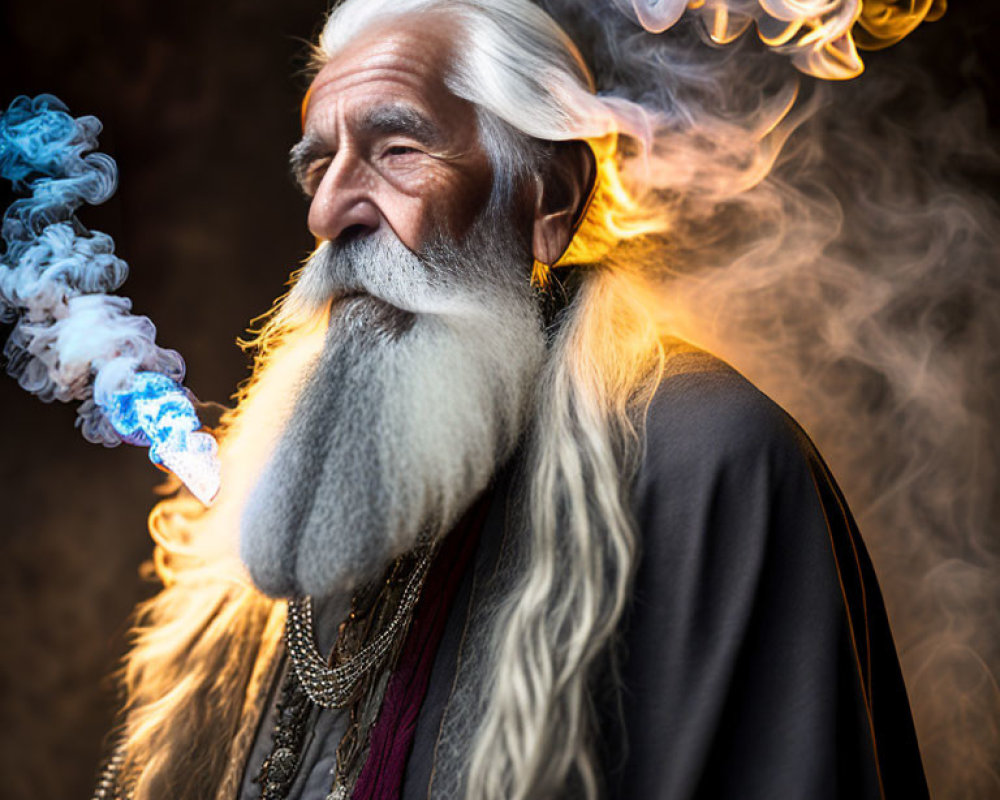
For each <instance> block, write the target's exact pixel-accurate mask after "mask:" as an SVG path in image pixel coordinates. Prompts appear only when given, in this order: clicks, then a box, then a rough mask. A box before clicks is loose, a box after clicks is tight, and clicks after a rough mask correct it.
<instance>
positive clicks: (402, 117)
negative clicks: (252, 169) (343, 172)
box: [288, 104, 443, 188]
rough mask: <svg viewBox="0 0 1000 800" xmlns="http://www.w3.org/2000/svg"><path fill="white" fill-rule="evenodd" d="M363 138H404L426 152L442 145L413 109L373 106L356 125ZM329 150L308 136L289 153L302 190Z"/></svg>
mask: <svg viewBox="0 0 1000 800" xmlns="http://www.w3.org/2000/svg"><path fill="white" fill-rule="evenodd" d="M358 129H359V132H360V133H362V134H365V133H368V134H377V135H381V136H406V137H407V138H410V139H413V140H414V141H416V142H419V143H420V144H422V145H424V146H425V147H428V148H436V147H438V146H439V145H440V144H441V140H442V138H443V137H442V133H441V130H440V129H439V128H438V127H437V126H436V125H435V124H434V123H433V122H431V120H430V119H428V118H427V117H426V116H424V115H423V114H421V113H420V112H419V111H417V110H416V109H414V108H412V107H410V106H406V105H401V104H396V105H383V106H376V107H374V108H371V109H369V110H368V111H366V112H365V113H364V114H363V115H362V117H361V119H360V120H359V122H358ZM331 152H332V148H331V147H330V145H329V144H328V143H327V142H325V141H324V140H323V139H322V138H321V137H320V136H318V135H317V134H315V133H312V132H307V133H306V134H305V135H304V136H303V137H302V139H301V140H300V141H299V142H298V143H297V144H295V145H294V146H293V147H292V149H291V150H290V151H289V153H288V163H289V167H290V168H291V171H292V177H293V178H295V180H296V182H297V183H298V184H299V186H302V187H303V188H304V187H305V184H306V177H307V175H308V172H309V166H310V165H311V164H312V163H313V162H314V161H316V160H318V159H320V158H325V157H327V156H329V155H331Z"/></svg>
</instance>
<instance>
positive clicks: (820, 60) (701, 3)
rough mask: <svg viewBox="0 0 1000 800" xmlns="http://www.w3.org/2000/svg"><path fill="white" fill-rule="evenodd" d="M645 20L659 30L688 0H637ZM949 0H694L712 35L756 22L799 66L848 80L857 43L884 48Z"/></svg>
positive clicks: (723, 39)
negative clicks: (749, 0)
mask: <svg viewBox="0 0 1000 800" xmlns="http://www.w3.org/2000/svg"><path fill="white" fill-rule="evenodd" d="M632 7H633V9H634V11H635V13H636V16H637V17H638V19H639V21H640V23H642V25H643V26H644V27H645V28H646V29H647V30H650V31H652V32H654V33H660V32H662V31H664V30H666V29H667V28H669V27H670V26H672V25H673V24H674V22H676V21H677V18H678V17H679V16H680V14H681V13H682V12H683V8H684V3H683V0H677V1H675V2H662V0H661V2H657V3H650V2H649V0H632ZM945 8H946V0H757V3H756V4H755V3H753V2H746V1H745V0H744V1H743V2H740V0H690V2H688V3H687V10H688V11H689V12H693V13H695V14H697V15H698V16H700V17H701V18H702V20H703V21H704V22H705V25H706V27H707V28H708V32H709V36H710V37H711V38H712V40H713V41H715V42H717V43H719V44H726V43H728V42H731V41H733V40H734V39H736V38H738V37H739V36H741V35H742V34H743V33H744V31H746V30H747V28H749V27H750V26H751V25H755V26H756V28H757V34H758V36H760V39H761V41H763V42H764V43H765V44H766V45H767V46H768V47H772V48H774V49H775V50H778V51H780V52H784V53H786V54H788V55H790V56H791V59H792V63H794V64H795V66H796V67H798V68H799V69H800V70H802V71H803V72H805V73H808V74H809V75H814V76H816V77H817V78H826V79H828V80H843V79H846V78H853V77H855V76H856V75H860V74H861V72H862V70H863V69H864V64H863V63H862V61H861V58H860V56H859V55H858V48H859V47H860V48H862V49H865V50H879V49H882V48H884V47H888V46H890V45H892V44H895V43H896V42H898V41H899V40H900V39H902V38H903V37H905V36H907V35H908V34H909V33H910V32H911V31H913V30H914V29H915V28H916V27H917V26H918V25H919V24H920V23H921V22H932V21H933V20H936V19H939V18H940V17H941V15H942V14H944V12H945Z"/></svg>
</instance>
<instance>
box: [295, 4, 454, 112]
mask: <svg viewBox="0 0 1000 800" xmlns="http://www.w3.org/2000/svg"><path fill="white" fill-rule="evenodd" d="M456 35H457V26H456V25H455V24H454V23H453V22H451V21H449V20H448V19H446V18H444V17H443V16H442V15H440V14H434V13H424V14H420V15H409V16H405V17H399V18H397V19H394V20H391V21H389V22H386V23H384V24H380V25H375V26H370V27H368V28H366V29H365V30H364V31H362V32H361V33H360V34H359V35H358V36H356V37H355V38H354V39H353V40H352V41H350V42H349V43H348V44H346V45H345V46H344V47H343V48H341V49H340V50H338V51H337V52H336V53H334V54H333V55H332V56H331V57H330V58H329V60H328V61H327V62H326V63H325V64H324V65H323V67H322V68H321V69H320V70H319V72H318V73H317V74H316V77H315V78H314V79H313V81H312V83H311V84H310V86H309V89H308V91H307V92H306V96H305V98H304V99H303V102H302V126H303V129H307V128H308V126H309V124H310V121H311V119H313V118H315V116H316V115H317V114H318V113H319V114H321V113H323V111H324V110H326V109H328V108H329V107H330V106H332V105H334V104H336V103H337V102H341V101H344V100H345V99H349V100H354V101H355V102H360V103H362V104H363V103H364V102H365V101H366V100H372V101H374V100H376V99H382V100H393V101H398V102H404V103H411V104H414V105H417V106H420V107H423V108H424V109H425V110H426V111H428V112H433V113H434V115H435V116H438V117H440V118H442V119H448V118H452V119H456V120H457V119H458V118H459V117H461V116H464V114H463V111H468V110H469V109H465V108H464V107H465V106H470V104H469V103H467V102H466V101H465V100H462V99H460V98H458V97H457V96H455V95H454V94H453V93H452V92H451V90H450V89H449V88H448V86H447V83H446V80H447V77H448V74H449V70H450V68H451V64H452V57H453V54H454V52H455V46H456V45H455V38H456Z"/></svg>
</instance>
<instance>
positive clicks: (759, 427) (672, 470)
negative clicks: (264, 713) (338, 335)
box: [248, 353, 927, 800]
mask: <svg viewBox="0 0 1000 800" xmlns="http://www.w3.org/2000/svg"><path fill="white" fill-rule="evenodd" d="M508 488H509V484H508V483H507V482H505V481H503V480H501V481H500V483H499V485H498V486H497V490H496V492H495V494H494V497H493V500H492V505H491V509H490V512H489V513H488V515H487V519H486V522H485V525H484V527H483V531H482V534H481V541H480V544H479V551H478V553H477V556H476V563H475V566H474V568H473V569H472V570H469V573H468V574H467V575H466V576H465V579H464V580H463V583H462V586H461V588H460V589H459V592H458V595H457V597H456V600H455V602H454V604H453V607H452V609H451V612H450V614H449V618H448V624H447V627H446V630H445V633H444V637H443V639H442V641H441V644H440V646H439V649H438V653H437V656H436V658H435V662H434V668H433V672H432V674H431V679H430V685H429V687H428V690H427V694H426V697H425V699H424V703H423V706H422V707H421V712H420V716H419V719H418V723H417V729H416V733H415V737H414V743H413V749H412V751H411V754H410V757H409V759H408V761H407V768H406V776H405V782H404V788H403V795H402V796H403V797H404V798H405V800H418V799H419V800H424V798H428V797H456V798H457V797H458V796H459V795H460V793H461V792H460V789H461V786H460V785H459V784H454V785H452V786H450V787H449V785H448V784H447V781H446V780H445V779H444V778H442V777H441V774H442V773H451V774H454V770H449V769H440V767H441V766H442V764H443V763H444V762H446V761H447V760H448V759H450V758H451V759H453V758H460V757H461V753H462V752H463V750H462V747H463V746H464V745H467V742H455V741H453V739H454V738H455V737H454V736H453V735H451V734H450V733H449V731H454V730H461V729H462V728H463V726H462V725H461V724H460V723H461V719H460V717H461V716H462V715H463V714H468V713H472V712H471V710H470V709H471V708H472V705H470V703H469V695H468V689H467V688H463V687H464V686H465V685H466V683H467V680H466V679H467V678H468V676H467V675H466V677H465V678H463V666H464V667H465V672H466V673H469V672H470V671H471V669H472V664H471V662H472V660H473V659H474V657H475V656H476V654H477V653H478V654H480V655H481V652H480V651H479V649H478V643H477V641H476V633H477V627H483V626H481V625H480V626H477V614H478V611H477V605H479V604H481V599H482V598H481V597H479V595H481V594H482V593H483V591H484V589H483V587H484V586H488V583H489V580H490V579H491V576H494V578H493V579H495V571H496V569H497V560H498V553H499V552H500V551H501V549H502V542H503V539H504V536H505V535H506V532H507V531H508V529H509V527H510V526H507V525H505V520H506V519H507V515H508V512H509V508H508V507H507V504H508V503H509V502H510V496H509V491H508ZM632 508H633V513H634V516H635V521H636V526H637V530H638V533H639V538H640V547H641V553H640V561H639V564H638V570H637V573H636V576H635V582H634V588H633V592H632V598H631V603H630V607H629V610H628V613H627V615H626V617H625V619H624V620H623V623H622V626H621V631H620V641H619V648H618V652H619V656H620V662H621V674H620V677H621V681H622V686H621V695H620V705H619V703H618V702H617V701H614V700H612V701H609V702H605V700H606V699H607V697H608V696H610V695H608V693H603V692H598V694H597V695H595V696H596V697H597V700H598V705H599V717H600V719H601V720H602V721H603V722H602V726H601V730H600V731H599V750H600V752H601V754H602V756H603V758H604V764H605V791H606V794H607V795H608V796H610V797H613V798H622V800H635V799H639V800H689V799H691V798H727V799H728V798H732V800H737V799H738V800H756V799H757V798H761V799H763V798H775V799H776V800H797V799H798V798H808V799H809V800H821V799H822V798H851V800H857V799H862V798H864V799H867V798H906V799H907V800H919V799H920V798H925V797H927V787H926V783H925V780H924V775H923V769H922V766H921V760H920V754H919V751H918V749H917V742H916V736H915V733H914V729H913V723H912V719H911V716H910V710H909V705H908V702H907V698H906V692H905V689H904V686H903V682H902V678H901V675H900V671H899V665H898V661H897V658H896V653H895V650H894V647H893V642H892V637H891V634H890V631H889V626H888V623H887V620H886V615H885V609H884V607H883V604H882V600H881V596H880V593H879V589H878V585H877V582H876V579H875V574H874V571H873V570H872V566H871V563H870V561H869V559H868V556H867V554H866V552H865V549H864V546H863V544H862V542H861V539H860V537H859V535H858V532H857V529H856V527H855V525H854V522H853V520H852V519H851V516H850V513H849V511H848V509H847V506H846V504H845V502H844V499H843V497H842V495H841V494H840V491H839V489H838V488H837V486H836V484H835V483H834V481H833V478H832V476H831V475H830V473H829V470H828V469H827V467H826V465H825V464H824V463H823V461H822V459H821V458H820V456H819V454H818V453H817V452H816V449H815V447H814V446H813V445H812V443H811V442H810V441H809V439H808V438H807V437H806V435H805V434H804V433H803V432H802V430H801V428H799V426H798V425H797V424H796V423H795V422H794V421H793V420H792V419H791V418H790V417H789V416H788V415H787V414H786V413H785V412H783V411H782V410H781V409H780V408H779V407H778V406H777V405H776V404H774V403H773V402H772V401H771V400H769V399H768V398H767V397H766V396H764V395H763V394H762V393H761V392H759V391H758V390H757V389H756V388H754V387H753V386H752V385H751V384H750V383H749V382H748V381H747V380H746V379H744V378H743V377H742V376H740V375H739V374H738V373H737V372H735V371H734V370H732V369H731V368H729V367H728V366H726V365H725V364H723V363H722V362H720V361H718V360H717V359H714V358H713V357H711V356H709V355H707V354H704V353H691V354H687V355H683V356H679V357H677V358H675V359H674V360H673V361H672V362H671V364H670V369H669V370H668V375H667V377H665V379H664V380H663V382H662V384H661V385H660V387H659V388H658V390H657V392H656V395H655V397H654V400H653V403H652V405H651V407H650V409H649V415H648V419H647V422H646V442H645V455H644V458H643V461H642V465H641V468H640V471H639V474H638V476H637V481H636V484H635V488H634V494H633V506H632ZM501 577H502V576H501ZM486 591H487V593H488V591H489V590H488V589H487V590H486ZM463 681H465V683H463ZM602 703H603V705H602ZM336 727H337V720H336V715H335V714H331V713H330V712H323V713H322V714H320V715H319V718H318V719H317V720H316V731H315V739H316V740H317V741H321V740H324V739H326V740H327V741H331V740H333V739H334V738H335V737H329V736H328V735H327V734H328V733H329V732H330V731H333V730H336ZM466 727H467V726H466ZM259 735H262V736H264V737H267V736H269V731H267V730H265V729H264V728H263V727H262V730H261V731H260V734H259ZM314 749H315V748H314ZM252 761H253V759H251V762H252ZM256 766H259V765H255V764H253V763H250V764H248V769H249V770H254V769H255V768H256ZM315 766H316V765H315V764H309V763H306V764H304V765H303V773H304V774H303V775H301V776H300V778H301V779H302V780H301V781H298V782H297V783H298V784H299V786H301V787H302V789H300V792H301V794H299V795H295V794H294V792H293V796H301V797H304V798H309V800H311V796H310V792H309V791H308V790H306V789H305V787H307V786H312V785H317V786H318V785H319V783H315V782H314V781H309V780H307V777H308V775H309V773H310V772H311V771H312V772H313V773H314V775H315ZM321 782H322V781H320V783H321ZM321 796H322V795H319V796H318V797H321ZM317 800H318V798H317Z"/></svg>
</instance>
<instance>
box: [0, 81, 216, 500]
mask: <svg viewBox="0 0 1000 800" xmlns="http://www.w3.org/2000/svg"><path fill="white" fill-rule="evenodd" d="M100 130H101V124H100V122H99V121H98V120H97V119H96V118H95V117H79V118H77V119H74V118H73V117H71V116H70V115H69V114H68V113H67V109H66V107H65V106H64V105H63V104H62V103H61V102H60V101H59V100H58V99H57V98H55V97H53V96H52V95H39V96H38V97H35V98H33V99H32V98H28V97H18V98H16V99H15V100H14V101H13V102H12V103H11V105H10V107H9V108H8V109H7V111H6V112H4V113H3V114H2V115H0V175H2V176H3V177H4V178H7V179H8V180H9V181H11V183H12V184H13V186H14V189H15V190H16V191H30V192H31V196H30V197H24V198H21V199H19V200H16V201H15V202H14V203H12V204H11V206H10V207H9V208H8V209H7V210H6V212H5V214H4V217H3V227H2V236H3V240H4V243H5V251H4V253H3V257H2V261H0V320H2V321H4V322H15V325H14V329H13V331H12V333H11V335H10V337H9V338H8V340H7V342H6V344H5V346H4V355H5V356H6V359H7V372H8V373H9V374H10V375H11V376H13V377H15V378H16V379H17V381H18V383H20V385H21V386H22V387H23V388H25V389H27V390H28V391H30V392H32V393H34V394H36V395H37V396H38V397H40V398H41V399H42V400H44V401H46V402H49V401H52V400H60V401H63V402H68V401H72V400H78V401H81V405H80V407H79V411H78V418H77V424H78V425H79V426H80V428H81V430H82V432H83V435H84V437H85V438H86V439H88V440H89V441H91V442H97V443H101V444H104V445H106V446H109V447H110V446H114V445H116V444H118V443H119V442H121V441H123V440H124V441H128V442H130V443H132V444H141V445H147V446H151V449H150V458H151V459H152V460H153V461H154V462H155V463H158V464H163V465H165V466H167V467H168V468H169V469H171V470H173V471H174V472H175V473H177V474H178V477H181V478H182V480H184V481H185V482H186V483H187V484H188V485H189V488H191V489H192V491H194V492H195V494H197V495H198V496H199V497H200V498H201V499H203V500H206V501H207V500H209V499H211V497H212V496H213V495H214V494H215V491H216V490H217V488H218V467H217V463H216V459H215V448H216V445H215V440H214V439H213V438H212V437H211V436H210V435H208V434H206V433H200V432H198V430H199V428H200V427H201V424H200V422H199V421H198V418H197V415H196V413H195V410H194V406H193V404H192V398H191V396H190V394H189V393H188V392H187V391H186V390H185V389H183V387H182V386H181V385H180V382H181V381H182V380H183V378H184V362H183V360H182V359H181V357H180V355H179V354H178V353H176V352H175V351H173V350H166V349H163V348H161V347H159V346H157V344H156V342H155V338H156V328H155V326H154V325H153V323H152V322H151V321H150V320H149V319H147V318H146V317H139V316H133V315H132V314H131V302H130V301H129V300H128V299H127V298H124V297H119V296H115V295H112V294H110V293H111V292H114V291H115V290H116V289H118V288H119V287H120V286H121V285H122V283H123V282H124V281H125V278H126V276H127V275H128V267H127V265H126V264H125V262H124V261H122V260H121V259H120V258H118V257H117V256H116V255H115V254H114V242H113V241H112V240H111V238H110V237H109V236H107V235H105V234H103V233H100V232H93V233H91V232H90V231H88V230H87V229H86V228H85V227H84V226H83V224H82V223H81V222H80V221H79V219H77V217H76V216H75V212H76V210H77V209H78V208H79V207H80V205H82V204H83V203H89V204H98V203H102V202H104V201H105V200H107V199H108V198H109V197H110V196H111V195H112V194H113V193H114V191H115V188H116V186H117V168H116V166H115V163H114V161H113V160H112V159H111V158H110V157H109V156H107V155H105V154H103V153H95V152H92V151H93V150H94V149H95V147H96V146H97V135H98V133H99V132H100Z"/></svg>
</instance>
